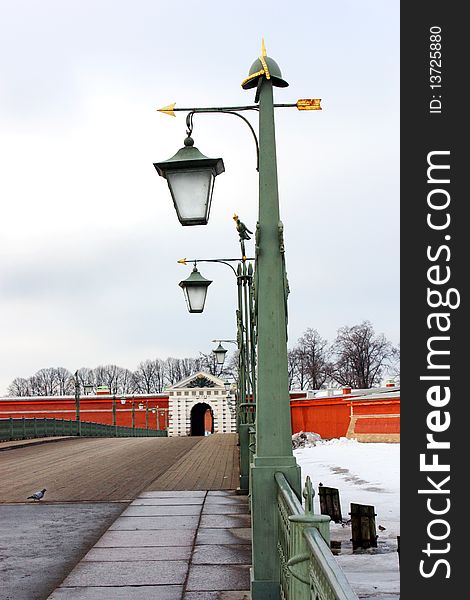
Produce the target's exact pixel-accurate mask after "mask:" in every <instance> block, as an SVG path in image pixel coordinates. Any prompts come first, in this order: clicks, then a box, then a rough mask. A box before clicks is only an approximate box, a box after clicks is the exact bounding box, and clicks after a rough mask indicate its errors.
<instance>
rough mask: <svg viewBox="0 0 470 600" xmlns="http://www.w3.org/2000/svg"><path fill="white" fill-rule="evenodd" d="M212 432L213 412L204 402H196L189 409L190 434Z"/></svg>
mask: <svg viewBox="0 0 470 600" xmlns="http://www.w3.org/2000/svg"><path fill="white" fill-rule="evenodd" d="M208 433H214V414H213V412H212V408H211V407H210V406H209V405H208V404H206V402H198V403H197V404H195V405H194V406H193V407H192V409H191V435H207V434H208Z"/></svg>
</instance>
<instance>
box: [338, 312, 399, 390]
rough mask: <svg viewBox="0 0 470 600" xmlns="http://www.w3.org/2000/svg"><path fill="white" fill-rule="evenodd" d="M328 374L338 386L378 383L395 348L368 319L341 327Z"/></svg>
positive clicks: (359, 386) (363, 386) (365, 385)
mask: <svg viewBox="0 0 470 600" xmlns="http://www.w3.org/2000/svg"><path fill="white" fill-rule="evenodd" d="M333 348H334V353H335V361H334V364H333V366H332V370H331V376H332V378H333V379H334V380H335V381H336V382H337V383H339V384H340V385H348V386H351V387H354V388H371V387H373V386H375V385H378V384H380V382H381V379H382V375H383V372H384V370H385V369H386V368H387V367H389V365H390V364H391V361H392V360H393V356H394V355H395V353H396V349H395V348H394V346H393V345H392V343H391V342H389V341H388V340H387V338H386V337H385V336H384V335H383V334H380V335H376V334H375V332H374V328H373V327H372V324H371V323H370V322H369V321H363V322H362V323H361V324H360V325H354V326H353V327H347V326H345V327H342V328H341V329H339V330H338V335H337V337H336V340H335V342H334V345H333Z"/></svg>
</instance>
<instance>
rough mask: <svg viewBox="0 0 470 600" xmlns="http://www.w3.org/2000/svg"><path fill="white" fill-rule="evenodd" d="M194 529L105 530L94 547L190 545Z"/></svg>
mask: <svg viewBox="0 0 470 600" xmlns="http://www.w3.org/2000/svg"><path fill="white" fill-rule="evenodd" d="M193 540H194V531H191V530H188V529H186V530H185V529H160V530H159V531H158V532H157V531H155V530H151V531H145V530H140V531H107V532H106V533H105V534H104V535H103V536H102V537H101V538H100V539H99V540H98V542H97V543H96V544H95V548H129V547H130V548H145V547H146V546H192V544H193Z"/></svg>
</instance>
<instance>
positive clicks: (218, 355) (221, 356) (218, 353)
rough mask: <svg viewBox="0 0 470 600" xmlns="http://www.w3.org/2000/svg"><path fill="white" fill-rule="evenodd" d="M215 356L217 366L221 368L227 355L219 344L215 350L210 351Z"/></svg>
mask: <svg viewBox="0 0 470 600" xmlns="http://www.w3.org/2000/svg"><path fill="white" fill-rule="evenodd" d="M212 352H213V353H214V355H215V360H216V362H217V364H218V365H220V366H222V365H223V364H224V362H225V355H226V354H227V350H226V349H225V348H224V347H223V346H222V344H221V343H220V342H219V345H218V346H217V348H216V349H215V350H212Z"/></svg>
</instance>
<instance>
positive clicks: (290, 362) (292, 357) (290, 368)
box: [287, 350, 297, 390]
mask: <svg viewBox="0 0 470 600" xmlns="http://www.w3.org/2000/svg"><path fill="white" fill-rule="evenodd" d="M296 371H297V354H296V352H295V350H289V351H288V352H287V378H288V382H289V390H291V389H292V388H293V387H294V382H295V377H296Z"/></svg>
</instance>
